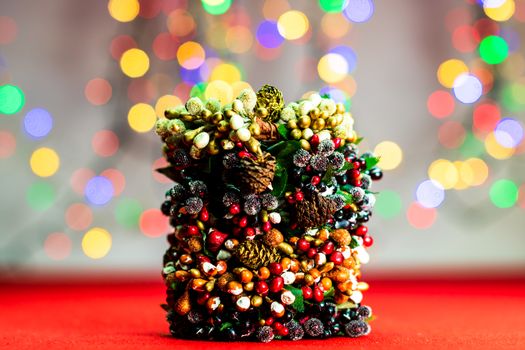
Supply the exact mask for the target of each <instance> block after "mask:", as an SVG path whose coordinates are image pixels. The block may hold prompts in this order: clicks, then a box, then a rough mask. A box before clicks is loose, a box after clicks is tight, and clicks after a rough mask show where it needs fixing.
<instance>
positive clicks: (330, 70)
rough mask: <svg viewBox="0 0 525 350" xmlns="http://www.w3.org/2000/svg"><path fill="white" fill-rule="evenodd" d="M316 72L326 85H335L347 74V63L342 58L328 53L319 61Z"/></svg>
mask: <svg viewBox="0 0 525 350" xmlns="http://www.w3.org/2000/svg"><path fill="white" fill-rule="evenodd" d="M317 72H318V73H319V77H320V78H321V79H323V80H324V81H326V82H327V83H336V82H339V81H341V80H343V79H344V78H345V76H346V74H348V63H347V61H346V60H345V58H344V57H343V56H341V55H339V54H336V53H329V54H326V55H324V56H323V57H321V59H320V60H319V63H318V64H317Z"/></svg>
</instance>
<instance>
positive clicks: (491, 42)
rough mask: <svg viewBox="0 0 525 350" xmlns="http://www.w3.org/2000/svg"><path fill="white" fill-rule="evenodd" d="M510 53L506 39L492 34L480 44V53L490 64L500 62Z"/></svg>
mask: <svg viewBox="0 0 525 350" xmlns="http://www.w3.org/2000/svg"><path fill="white" fill-rule="evenodd" d="M508 54H509V47H508V45H507V42H506V41H505V39H503V38H501V37H499V36H496V35H490V36H487V37H486V38H484V39H483V40H482V41H481V43H480V45H479V55H480V56H481V58H482V59H483V61H485V62H487V63H488V64H499V63H501V62H503V61H504V60H505V59H506V58H507V56H508Z"/></svg>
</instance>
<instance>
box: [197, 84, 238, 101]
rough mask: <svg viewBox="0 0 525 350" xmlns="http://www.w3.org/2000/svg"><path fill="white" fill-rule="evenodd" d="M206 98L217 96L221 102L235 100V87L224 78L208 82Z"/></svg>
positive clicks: (205, 92)
mask: <svg viewBox="0 0 525 350" xmlns="http://www.w3.org/2000/svg"><path fill="white" fill-rule="evenodd" d="M204 96H205V97H206V99H210V98H212V97H213V98H216V99H218V100H219V101H221V103H223V104H225V103H230V102H231V101H233V97H234V96H233V89H232V87H231V85H230V84H228V83H227V82H225V81H223V80H214V81H212V82H210V83H209V84H208V86H207V87H206V90H205V91H204Z"/></svg>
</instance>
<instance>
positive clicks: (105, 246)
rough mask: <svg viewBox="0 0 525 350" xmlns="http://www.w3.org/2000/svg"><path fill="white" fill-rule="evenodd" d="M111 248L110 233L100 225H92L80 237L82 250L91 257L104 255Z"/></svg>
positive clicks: (96, 257) (99, 257)
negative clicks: (92, 226)
mask: <svg viewBox="0 0 525 350" xmlns="http://www.w3.org/2000/svg"><path fill="white" fill-rule="evenodd" d="M110 249H111V235H110V234H109V232H108V231H106V230H104V229H103V228H100V227H94V228H92V229H91V230H89V231H88V232H86V234H85V235H84V237H83V238H82V250H83V251H84V254H86V256H87V257H89V258H91V259H101V258H103V257H105V256H106V255H107V254H108V253H109V250H110Z"/></svg>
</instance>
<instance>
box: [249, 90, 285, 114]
mask: <svg viewBox="0 0 525 350" xmlns="http://www.w3.org/2000/svg"><path fill="white" fill-rule="evenodd" d="M256 107H257V108H265V109H266V111H267V112H268V114H267V115H266V116H263V120H265V121H275V120H277V119H279V115H280V113H281V110H282V109H283V108H284V99H283V93H282V92H281V91H280V90H279V89H277V88H276V87H274V86H271V85H264V86H263V87H262V88H261V89H260V90H259V91H257V105H256Z"/></svg>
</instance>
